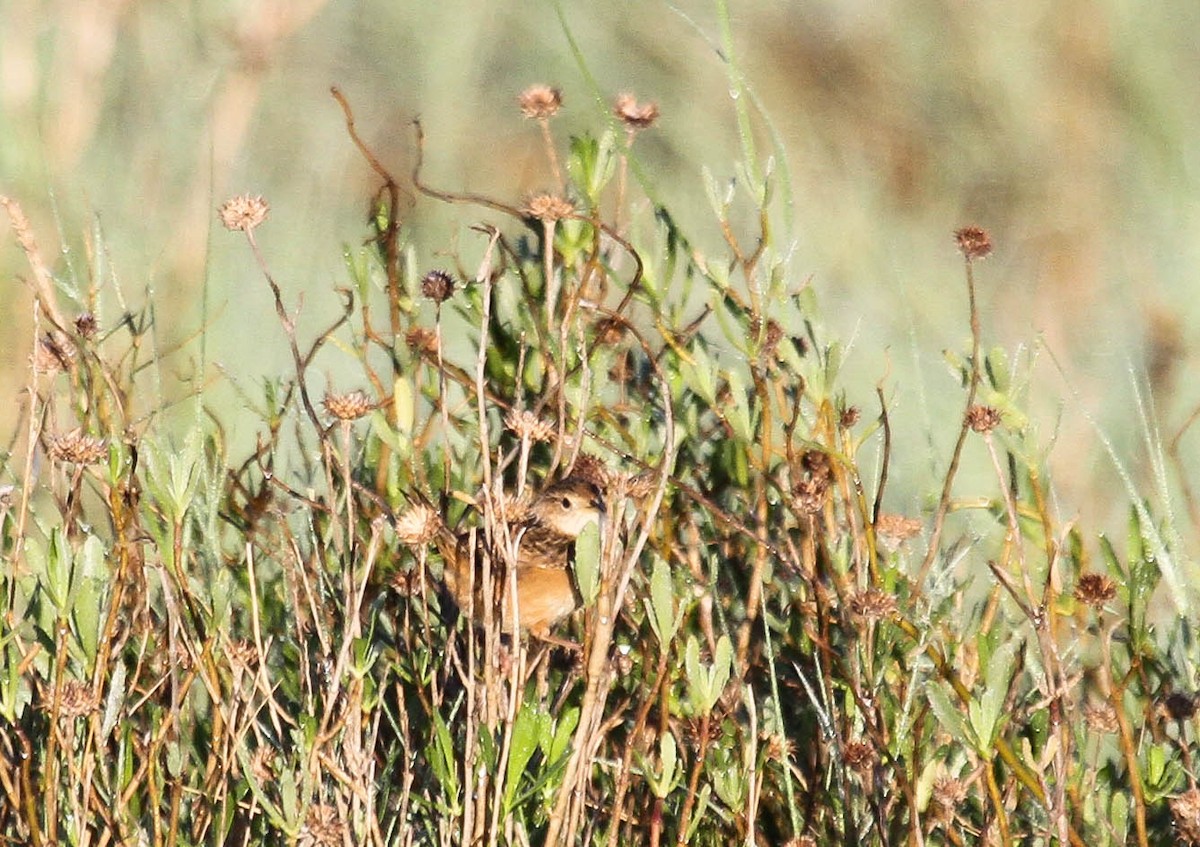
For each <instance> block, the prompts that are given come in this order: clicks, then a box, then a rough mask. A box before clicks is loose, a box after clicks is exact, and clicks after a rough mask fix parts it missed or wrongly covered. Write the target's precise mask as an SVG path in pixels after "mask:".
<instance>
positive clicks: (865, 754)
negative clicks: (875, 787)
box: [842, 741, 878, 774]
mask: <svg viewBox="0 0 1200 847" xmlns="http://www.w3.org/2000/svg"><path fill="white" fill-rule="evenodd" d="M842 753H843V756H844V757H845V759H846V764H847V765H848V766H849V767H850V769H851V770H852V771H856V772H857V773H859V774H867V773H870V771H871V769H872V768H873V767H875V761H876V759H877V758H878V757H877V756H876V755H875V748H874V747H872V746H871V745H870V744H869V743H868V742H866V741H850V742H848V743H847V744H846V746H845V748H844V749H843V751H842Z"/></svg>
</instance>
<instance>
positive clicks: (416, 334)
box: [404, 326, 437, 353]
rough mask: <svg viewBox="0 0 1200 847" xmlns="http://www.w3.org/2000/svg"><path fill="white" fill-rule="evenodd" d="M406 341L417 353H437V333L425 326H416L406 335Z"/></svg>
mask: <svg viewBox="0 0 1200 847" xmlns="http://www.w3.org/2000/svg"><path fill="white" fill-rule="evenodd" d="M404 343H405V344H407V345H408V346H409V347H410V348H411V349H412V350H414V351H415V352H417V353H436V352H437V333H435V332H434V331H433V330H432V329H426V328H425V327H423V326H414V327H413V328H412V329H410V330H409V331H408V334H407V335H405V336H404Z"/></svg>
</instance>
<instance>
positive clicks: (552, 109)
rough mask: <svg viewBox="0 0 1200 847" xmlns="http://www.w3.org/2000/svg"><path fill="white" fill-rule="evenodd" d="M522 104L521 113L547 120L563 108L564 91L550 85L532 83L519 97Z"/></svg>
mask: <svg viewBox="0 0 1200 847" xmlns="http://www.w3.org/2000/svg"><path fill="white" fill-rule="evenodd" d="M517 103H519V104H520V106H521V114H522V115H524V116H525V117H527V118H535V119H538V120H545V119H546V118H552V117H554V116H555V115H557V114H558V110H559V109H561V108H562V104H563V99H562V91H560V90H559V89H557V88H551V87H550V86H549V85H543V84H540V83H539V84H537V85H531V86H529V87H528V88H526V89H525V90H524V91H522V92H521V96H520V97H518V98H517Z"/></svg>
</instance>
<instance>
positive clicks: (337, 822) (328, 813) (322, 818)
mask: <svg viewBox="0 0 1200 847" xmlns="http://www.w3.org/2000/svg"><path fill="white" fill-rule="evenodd" d="M345 831H346V824H345V823H344V822H343V821H342V819H341V816H340V815H339V814H338V810H337V807H336V806H330V805H327V804H325V803H313V804H312V805H311V806H309V807H308V814H307V815H305V816H304V826H302V827H300V837H299V839H297V841H296V843H297V844H298V845H299V847H341V844H342V836H343V835H344V834H345Z"/></svg>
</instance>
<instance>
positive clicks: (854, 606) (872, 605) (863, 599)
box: [849, 588, 896, 621]
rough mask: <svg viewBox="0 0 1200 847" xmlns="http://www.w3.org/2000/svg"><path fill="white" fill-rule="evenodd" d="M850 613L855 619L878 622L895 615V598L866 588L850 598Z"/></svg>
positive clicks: (877, 590)
mask: <svg viewBox="0 0 1200 847" xmlns="http://www.w3.org/2000/svg"><path fill="white" fill-rule="evenodd" d="M849 606H850V612H851V613H852V614H853V615H854V616H855V617H857V618H862V619H863V620H869V621H879V620H883V619H885V618H890V617H891V616H892V615H894V614H896V598H895V597H894V596H892V595H891V594H887V593H885V592H883V591H880V590H879V589H878V588H868V589H867V590H866V591H859V592H858V593H856V594H852V595H851V596H850V601H849Z"/></svg>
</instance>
